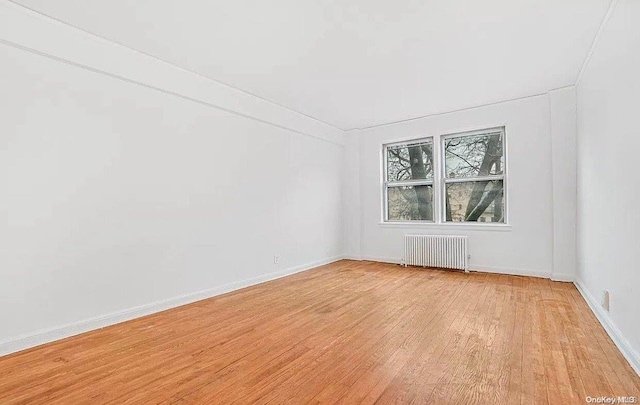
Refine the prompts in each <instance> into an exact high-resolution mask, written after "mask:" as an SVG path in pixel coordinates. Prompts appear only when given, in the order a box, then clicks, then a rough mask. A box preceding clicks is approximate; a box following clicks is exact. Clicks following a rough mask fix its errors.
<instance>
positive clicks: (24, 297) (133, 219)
mask: <svg viewBox="0 0 640 405" xmlns="http://www.w3.org/2000/svg"><path fill="white" fill-rule="evenodd" d="M8 25H12V26H13V28H12V29H10V30H6V29H4V28H6V27H7V26H8ZM0 27H3V28H0V66H1V70H2V74H1V75H0V110H1V111H2V119H1V120H0V279H1V280H2V282H0V354H3V353H8V352H12V351H16V350H19V349H22V348H25V347H29V346H32V345H35V344H39V343H43V342H46V341H49V340H52V339H56V338H60V337H63V336H67V335H70V334H73V333H78V332H82V331H85V330H89V329H92V328H95V327H99V326H104V325H106V324H110V323H113V322H117V321H121V320H123V319H128V318H132V317H135V316H139V315H142V314H145V313H149V312H153V311H157V310H159V309H163V308H166V307H171V306H175V305H179V304H182V303H185V302H189V301H193V300H197V299H200V298H205V297H207V296H211V295H215V294H217V293H220V292H224V291H228V290H231V289H234V288H238V287H241V286H244V285H247V284H251V283H256V282H259V281H263V280H266V279H269V278H273V277H276V276H280V275H284V274H288V273H290V272H293V271H297V270H301V269H304V268H308V267H311V266H314V265H317V264H321V263H325V262H328V261H332V260H336V259H337V258H338V257H339V255H340V254H341V253H342V237H343V229H342V223H341V218H342V206H343V202H342V184H341V180H340V174H341V168H342V165H343V161H344V159H343V153H344V150H343V149H344V146H343V140H342V134H341V133H339V131H338V132H336V130H334V129H332V128H330V127H326V126H324V125H323V124H321V123H318V122H317V121H314V120H310V119H308V118H306V117H303V116H300V115H299V114H298V115H297V114H296V113H294V112H292V111H289V110H284V109H279V107H277V106H274V105H270V104H269V103H267V102H265V101H263V100H258V99H255V100H253V99H251V96H249V95H247V94H245V93H241V92H238V91H236V90H233V89H229V88H225V87H224V86H221V85H219V84H217V83H215V82H211V81H208V80H206V79H204V78H202V77H199V76H195V75H192V74H190V73H188V72H186V71H182V70H180V69H178V68H175V67H172V66H170V65H167V64H163V63H161V62H159V61H157V60H154V59H152V58H148V57H145V56H144V55H141V54H137V53H135V52H133V51H130V50H128V49H126V48H122V47H118V46H116V45H114V44H110V43H108V42H106V41H101V40H99V39H97V38H95V37H91V36H89V35H86V34H83V33H82V32H80V31H77V30H73V29H71V28H69V27H65V26H63V25H61V24H58V23H55V22H53V21H51V20H47V19H44V18H40V17H37V16H34V15H30V14H29V13H25V12H24V11H23V10H18V9H15V8H14V7H12V6H10V5H6V4H4V3H2V4H1V5H0ZM33 30H36V31H35V32H36V33H37V35H32V34H33V32H34V31H33ZM92 58H93V59H92ZM165 84H166V86H172V87H170V88H167V87H163V86H165ZM274 254H277V255H279V256H280V258H281V259H280V262H279V263H278V264H274V260H273V255H274Z"/></svg>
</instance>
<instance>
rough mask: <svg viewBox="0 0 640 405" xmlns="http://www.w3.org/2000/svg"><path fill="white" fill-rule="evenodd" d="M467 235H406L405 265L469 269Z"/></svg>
mask: <svg viewBox="0 0 640 405" xmlns="http://www.w3.org/2000/svg"><path fill="white" fill-rule="evenodd" d="M467 258H468V253H467V237H466V236H448V235H447V236H440V235H405V236H404V264H405V266H426V267H442V268H446V269H460V270H464V271H469V263H468V261H467Z"/></svg>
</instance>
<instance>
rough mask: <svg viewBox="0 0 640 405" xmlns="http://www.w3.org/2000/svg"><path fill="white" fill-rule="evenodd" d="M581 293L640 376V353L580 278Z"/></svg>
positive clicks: (578, 285) (578, 282)
mask: <svg viewBox="0 0 640 405" xmlns="http://www.w3.org/2000/svg"><path fill="white" fill-rule="evenodd" d="M574 284H575V286H576V288H578V291H580V294H582V297H583V298H584V300H585V301H586V302H587V304H588V305H589V308H591V311H592V312H593V313H594V314H595V316H596V318H598V321H600V324H602V327H603V328H604V330H605V331H606V332H607V334H608V335H609V337H610V338H611V340H613V343H615V345H616V346H617V347H618V349H619V350H620V352H621V353H622V355H623V356H624V358H625V359H627V361H628V362H629V365H631V368H633V369H634V370H635V372H636V373H637V374H638V375H639V376H640V354H639V353H638V352H637V351H636V350H635V349H634V348H633V347H632V346H631V344H630V343H629V341H628V340H627V339H626V338H625V337H624V335H623V334H622V332H620V329H618V327H617V326H616V325H615V323H613V320H612V319H611V317H610V316H609V314H608V313H607V312H606V311H605V310H604V309H603V308H602V307H601V306H600V305H599V303H598V300H596V299H595V298H594V297H593V295H591V293H590V292H589V290H587V288H586V287H585V286H584V284H583V283H582V282H581V281H580V280H576V281H575V282H574Z"/></svg>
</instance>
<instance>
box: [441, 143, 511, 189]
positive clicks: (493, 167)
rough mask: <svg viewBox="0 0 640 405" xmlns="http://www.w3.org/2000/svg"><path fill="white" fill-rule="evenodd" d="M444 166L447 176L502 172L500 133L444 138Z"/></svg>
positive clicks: (502, 155)
mask: <svg viewBox="0 0 640 405" xmlns="http://www.w3.org/2000/svg"><path fill="white" fill-rule="evenodd" d="M444 149H445V168H446V174H447V177H448V178H455V177H474V176H488V175H492V174H498V175H499V174H502V173H503V172H504V151H503V150H502V149H503V148H502V133H499V132H498V133H490V134H483V135H470V136H461V137H456V138H449V139H446V140H445V142H444Z"/></svg>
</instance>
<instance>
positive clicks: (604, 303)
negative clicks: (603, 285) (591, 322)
mask: <svg viewBox="0 0 640 405" xmlns="http://www.w3.org/2000/svg"><path fill="white" fill-rule="evenodd" d="M602 308H604V310H605V311H607V312H608V311H609V291H607V290H602Z"/></svg>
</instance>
